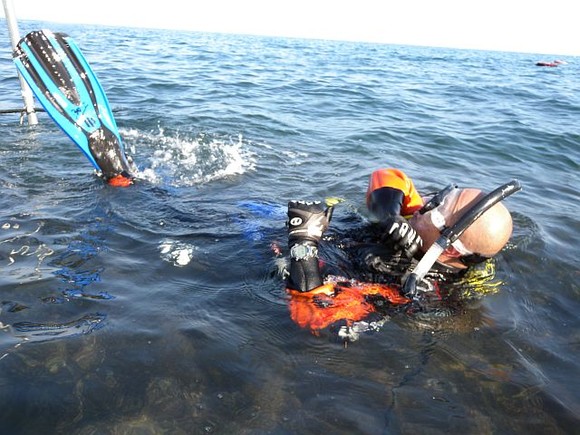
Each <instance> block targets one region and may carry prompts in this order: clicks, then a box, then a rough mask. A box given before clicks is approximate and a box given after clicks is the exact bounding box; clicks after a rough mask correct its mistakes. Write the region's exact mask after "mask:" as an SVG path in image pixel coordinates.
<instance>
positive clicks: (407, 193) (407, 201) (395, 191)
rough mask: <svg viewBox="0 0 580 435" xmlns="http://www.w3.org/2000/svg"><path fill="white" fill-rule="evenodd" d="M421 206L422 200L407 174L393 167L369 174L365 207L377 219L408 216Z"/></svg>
mask: <svg viewBox="0 0 580 435" xmlns="http://www.w3.org/2000/svg"><path fill="white" fill-rule="evenodd" d="M422 206H423V200H422V199H421V196H420V195H419V193H418V192H417V190H416V189H415V186H414V184H413V181H412V180H411V179H410V178H409V177H407V175H406V174H405V173H404V172H403V171H401V170H399V169H393V168H385V169H378V170H376V171H374V172H373V173H372V174H371V177H370V180H369V186H368V189H367V207H368V209H369V211H370V212H371V213H372V214H373V215H374V217H375V218H376V219H378V220H379V221H382V220H384V219H385V218H387V217H389V216H398V215H403V216H408V215H412V214H413V213H414V212H415V211H416V210H418V209H420V208H421V207H422Z"/></svg>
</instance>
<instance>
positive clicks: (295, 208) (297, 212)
mask: <svg viewBox="0 0 580 435" xmlns="http://www.w3.org/2000/svg"><path fill="white" fill-rule="evenodd" d="M332 210H333V207H328V208H326V209H325V208H324V204H322V203H321V202H320V201H314V202H312V201H290V202H289V203H288V245H289V246H292V245H294V244H295V243H298V242H304V241H311V242H314V243H316V244H318V242H319V241H320V239H321V238H322V234H323V233H324V231H326V229H327V228H328V224H329V223H330V219H331V218H332Z"/></svg>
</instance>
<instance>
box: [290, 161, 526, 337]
mask: <svg viewBox="0 0 580 435" xmlns="http://www.w3.org/2000/svg"><path fill="white" fill-rule="evenodd" d="M520 189H521V186H520V184H519V182H517V180H512V182H510V183H507V184H505V185H503V186H501V187H500V188H498V189H495V190H494V191H493V192H491V193H489V194H487V195H486V194H485V193H484V192H482V191H481V190H479V189H473V188H459V187H458V186H456V185H449V186H447V187H446V188H445V189H443V190H442V191H440V192H438V193H436V194H435V195H433V196H432V197H431V198H427V200H424V199H423V198H422V197H421V196H420V195H419V193H418V192H417V190H416V189H415V186H414V184H413V182H412V180H411V179H410V178H409V177H408V176H407V175H406V174H405V173H404V172H403V171H401V170H398V169H393V168H385V169H379V170H376V171H374V172H373V173H372V174H371V176H370V181H369V186H368V189H367V193H366V204H367V207H368V210H369V213H370V215H371V221H372V222H373V225H371V226H370V228H367V229H363V230H360V229H359V230H357V231H355V235H354V237H353V238H354V239H355V240H354V242H353V243H350V244H349V243H348V242H347V243H343V244H344V245H348V246H347V248H346V249H347V250H348V251H349V252H350V253H351V256H352V257H353V258H357V259H359V264H358V265H357V267H360V268H361V270H363V269H364V271H365V272H364V273H361V275H362V276H361V277H357V278H356V279H349V278H344V277H343V278H341V277H336V276H332V275H326V276H325V274H324V273H323V269H324V266H323V265H322V264H321V261H320V259H319V255H318V252H319V244H320V241H321V239H322V236H323V234H324V232H325V231H326V229H327V228H328V225H329V223H330V220H331V218H332V212H333V205H329V206H327V205H326V204H323V203H321V202H317V201H315V202H307V201H290V202H289V203H288V222H287V224H288V248H289V249H290V265H289V270H288V271H287V275H288V277H287V291H288V293H289V295H290V303H289V308H290V314H291V317H292V319H293V320H294V321H295V322H296V323H297V324H298V325H299V326H301V327H304V328H309V329H310V330H312V331H313V332H315V333H316V332H317V331H319V330H320V329H323V328H325V327H326V326H329V325H331V324H333V323H335V322H338V321H342V322H346V325H347V327H348V326H349V325H352V324H353V322H358V321H360V320H362V319H365V318H366V317H368V316H369V314H371V313H374V312H377V311H379V308H380V307H391V308H393V307H395V308H397V307H398V309H401V310H405V311H417V310H421V309H423V307H422V305H423V304H424V303H425V301H426V300H429V299H430V300H432V299H438V300H440V299H441V298H442V296H441V293H440V288H439V286H438V285H437V282H432V281H433V280H432V279H431V278H433V277H434V278H436V281H437V280H442V281H449V280H453V279H458V278H459V277H462V276H464V275H465V273H466V272H467V271H468V270H469V268H470V267H471V266H474V265H477V264H480V263H484V262H486V261H487V260H489V259H491V258H492V257H493V256H494V255H496V254H497V253H498V252H500V251H501V250H502V248H503V247H504V246H505V245H506V243H507V242H508V241H509V239H510V236H511V234H512V218H511V214H510V212H509V211H508V209H507V208H506V207H505V206H504V205H503V204H502V203H501V200H503V199H504V198H506V197H507V196H509V195H511V194H512V193H514V192H516V191H518V190H520ZM364 235H370V239H372V242H369V241H370V240H369V237H366V239H367V240H365V236H364ZM361 237H362V239H361ZM377 242H378V243H377ZM428 274H429V276H428V278H429V279H425V276H427V275H428ZM359 278H362V279H359Z"/></svg>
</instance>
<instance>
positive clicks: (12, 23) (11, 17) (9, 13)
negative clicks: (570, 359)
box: [2, 0, 38, 125]
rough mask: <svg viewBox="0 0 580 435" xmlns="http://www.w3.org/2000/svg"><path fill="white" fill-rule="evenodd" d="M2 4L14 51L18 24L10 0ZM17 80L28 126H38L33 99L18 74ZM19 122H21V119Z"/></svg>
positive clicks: (5, 0)
mask: <svg viewBox="0 0 580 435" xmlns="http://www.w3.org/2000/svg"><path fill="white" fill-rule="evenodd" d="M2 3H4V14H5V15H6V23H7V24H8V33H10V41H11V42H12V50H14V49H15V48H16V44H18V41H19V40H20V34H19V32H18V23H17V22H16V18H15V14H14V5H13V4H12V0H2ZM18 78H19V79H20V88H21V89H22V98H23V99H24V107H25V109H26V114H27V115H28V124H30V125H36V124H38V118H37V117H36V112H35V111H34V99H33V98H32V91H31V90H30V87H29V86H28V84H27V83H26V81H25V80H24V78H23V77H22V76H21V75H20V74H18ZM20 121H21V122H22V119H21V120H20Z"/></svg>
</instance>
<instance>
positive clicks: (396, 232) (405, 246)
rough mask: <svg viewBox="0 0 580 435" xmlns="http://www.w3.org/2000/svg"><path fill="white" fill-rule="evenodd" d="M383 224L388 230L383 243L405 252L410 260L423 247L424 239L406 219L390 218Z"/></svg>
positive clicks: (400, 217)
mask: <svg viewBox="0 0 580 435" xmlns="http://www.w3.org/2000/svg"><path fill="white" fill-rule="evenodd" d="M381 224H382V225H383V226H384V227H385V230H386V232H385V235H384V236H383V238H382V241H383V243H389V244H392V246H393V247H394V248H395V249H397V250H398V251H403V252H404V254H405V255H406V256H407V257H408V258H411V257H413V255H415V253H416V252H417V250H418V249H419V248H420V247H421V246H423V239H421V236H420V235H419V234H417V231H415V230H414V229H413V227H411V225H409V222H407V219H405V218H404V217H402V216H389V217H388V218H386V219H385V220H383V221H382V222H381Z"/></svg>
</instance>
